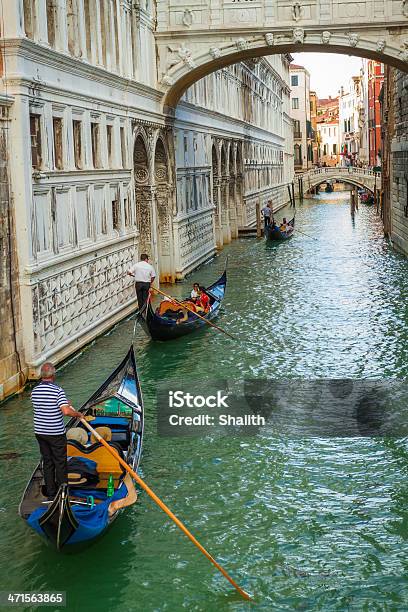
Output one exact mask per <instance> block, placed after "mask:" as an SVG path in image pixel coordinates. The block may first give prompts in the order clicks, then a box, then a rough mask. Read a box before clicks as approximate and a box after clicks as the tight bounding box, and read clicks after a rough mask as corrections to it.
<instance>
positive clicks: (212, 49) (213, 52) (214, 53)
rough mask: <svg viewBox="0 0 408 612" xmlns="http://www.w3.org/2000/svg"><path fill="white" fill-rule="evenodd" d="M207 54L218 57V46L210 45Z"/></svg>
mask: <svg viewBox="0 0 408 612" xmlns="http://www.w3.org/2000/svg"><path fill="white" fill-rule="evenodd" d="M209 54H210V55H211V57H213V58H214V59H217V58H218V57H220V56H221V51H220V49H218V47H210V50H209Z"/></svg>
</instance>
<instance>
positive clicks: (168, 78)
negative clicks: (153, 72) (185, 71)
mask: <svg viewBox="0 0 408 612" xmlns="http://www.w3.org/2000/svg"><path fill="white" fill-rule="evenodd" d="M161 82H162V83H163V85H169V86H170V87H171V86H172V85H174V79H172V78H171V76H169V75H168V74H165V75H164V77H163V78H162V80H161Z"/></svg>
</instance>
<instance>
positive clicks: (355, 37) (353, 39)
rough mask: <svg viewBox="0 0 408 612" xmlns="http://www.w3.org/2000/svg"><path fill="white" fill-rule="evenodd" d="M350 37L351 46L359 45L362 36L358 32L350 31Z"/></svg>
mask: <svg viewBox="0 0 408 612" xmlns="http://www.w3.org/2000/svg"><path fill="white" fill-rule="evenodd" d="M348 39H349V44H350V46H351V47H357V44H358V41H359V39H360V37H359V35H358V34H357V32H349V35H348Z"/></svg>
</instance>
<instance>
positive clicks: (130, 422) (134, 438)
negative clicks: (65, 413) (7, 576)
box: [19, 347, 144, 550]
mask: <svg viewBox="0 0 408 612" xmlns="http://www.w3.org/2000/svg"><path fill="white" fill-rule="evenodd" d="M80 412H82V413H83V414H84V416H86V417H88V420H89V422H90V424H91V425H92V427H94V428H96V430H97V431H98V429H99V431H98V433H100V434H101V435H102V432H104V437H105V436H106V438H105V439H106V440H109V445H110V446H111V447H112V448H114V449H115V450H116V451H117V453H118V454H119V456H120V457H122V458H123V459H125V461H126V462H127V463H128V464H129V465H130V467H132V468H133V469H134V470H137V468H138V465H139V461H140V457H141V453H142V440H143V421H144V420H143V401H142V394H141V390H140V385H139V379H138V375H137V370H136V362H135V356H134V352H133V347H131V348H130V350H129V352H128V354H127V355H126V357H125V359H124V360H123V361H122V363H121V364H120V365H119V366H118V367H117V368H116V370H115V371H114V372H112V374H111V375H110V376H109V377H108V378H107V380H106V381H105V382H104V383H103V385H102V386H101V387H100V388H99V389H98V391H96V393H94V394H93V395H92V397H91V398H90V399H89V400H88V401H87V402H86V403H85V404H84V406H82V408H81V409H80ZM101 427H103V430H101V429H100V428H101ZM67 438H68V443H67V456H68V485H65V484H64V485H62V486H61V487H60V489H59V490H58V492H57V495H56V496H55V498H54V500H53V501H48V500H47V498H46V497H44V495H43V485H44V479H43V473H42V468H41V464H39V465H37V467H36V469H35V471H34V473H33V475H32V476H31V478H30V481H29V483H28V485H27V488H26V490H25V491H24V494H23V498H22V500H21V503H20V508H19V513H20V516H21V517H22V518H23V519H25V520H26V522H27V524H28V525H29V526H30V527H31V528H32V529H34V530H35V531H36V532H37V533H39V534H40V535H41V536H42V537H43V538H45V539H46V540H47V541H48V542H50V543H51V544H53V545H54V546H56V548H57V549H58V550H60V549H62V548H64V549H70V548H71V549H72V548H73V547H75V546H77V545H81V544H89V543H90V542H91V541H93V540H95V538H97V537H99V536H100V535H102V533H104V531H105V530H106V529H107V528H108V527H109V526H110V525H111V524H112V523H113V521H114V520H115V519H116V518H117V516H118V515H119V514H120V509H121V508H124V507H126V506H129V505H130V504H131V503H134V502H135V501H136V498H137V496H136V491H135V488H134V483H133V480H132V479H131V477H130V476H129V475H128V474H127V473H126V471H125V470H124V469H123V467H122V466H121V465H120V463H119V462H118V461H117V459H115V458H114V457H113V456H112V455H111V454H110V453H109V451H108V450H107V449H106V448H105V447H104V446H103V445H102V444H101V443H100V442H96V441H94V440H93V439H92V438H90V436H89V434H88V431H87V429H86V428H85V427H84V425H83V424H82V423H81V422H80V421H78V420H77V419H71V420H70V421H69V423H68V425H67ZM79 440H80V441H79Z"/></svg>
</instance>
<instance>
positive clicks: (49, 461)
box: [31, 362, 82, 499]
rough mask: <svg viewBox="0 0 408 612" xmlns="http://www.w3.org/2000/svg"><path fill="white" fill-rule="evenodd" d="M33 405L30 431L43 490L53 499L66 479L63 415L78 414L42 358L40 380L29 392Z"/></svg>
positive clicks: (50, 368) (50, 367) (52, 371)
mask: <svg viewBox="0 0 408 612" xmlns="http://www.w3.org/2000/svg"><path fill="white" fill-rule="evenodd" d="M31 402H32V404H33V409H34V432H35V437H36V438H37V441H38V444H39V447H40V453H41V459H42V467H43V476H44V483H45V486H44V488H43V494H44V495H45V497H48V498H49V499H53V498H54V497H55V495H56V493H57V491H58V489H59V487H60V486H61V485H62V484H63V483H65V482H67V436H66V434H65V424H64V416H70V417H76V418H78V419H79V418H81V417H82V414H81V413H80V412H77V411H76V410H74V409H73V408H72V406H71V405H70V403H69V401H68V400H67V397H66V395H65V392H64V390H63V389H62V388H61V387H58V385H56V384H55V368H54V366H53V364H52V363H49V362H46V363H44V364H43V365H42V366H41V382H40V383H39V384H38V385H36V386H35V387H34V389H33V390H32V392H31Z"/></svg>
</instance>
